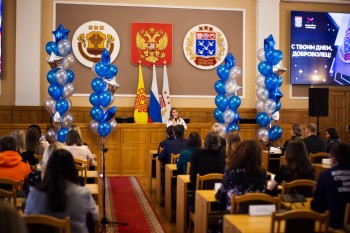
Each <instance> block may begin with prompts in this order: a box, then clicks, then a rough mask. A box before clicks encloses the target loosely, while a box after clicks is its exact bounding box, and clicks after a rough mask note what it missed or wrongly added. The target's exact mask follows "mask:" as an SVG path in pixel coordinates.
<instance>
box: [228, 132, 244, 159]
mask: <svg viewBox="0 0 350 233" xmlns="http://www.w3.org/2000/svg"><path fill="white" fill-rule="evenodd" d="M226 140H227V154H228V155H230V154H232V153H233V151H234V150H235V149H236V147H237V145H238V144H239V143H241V141H242V139H241V135H240V133H239V131H238V130H231V131H230V132H228V133H227V134H226Z"/></svg>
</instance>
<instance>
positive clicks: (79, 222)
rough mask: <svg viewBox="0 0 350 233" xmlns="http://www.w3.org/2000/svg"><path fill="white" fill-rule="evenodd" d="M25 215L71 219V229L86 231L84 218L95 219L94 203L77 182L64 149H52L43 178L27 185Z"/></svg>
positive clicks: (75, 231) (84, 188)
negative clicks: (32, 184)
mask: <svg viewBox="0 0 350 233" xmlns="http://www.w3.org/2000/svg"><path fill="white" fill-rule="evenodd" d="M24 213H25V214H47V215H51V216H53V217H56V218H61V219H63V218H65V217H66V216H69V217H70V218H71V232H72V233H85V232H88V229H87V225H86V219H87V215H88V214H89V215H92V216H93V219H94V220H97V219H98V212H97V208H96V203H95V201H94V199H93V197H92V195H91V193H90V191H89V189H88V188H86V187H83V186H79V185H78V171H77V170H76V168H75V163H74V159H73V156H72V154H71V153H70V152H69V151H67V150H64V149H59V150H56V151H54V152H53V154H52V155H51V157H50V159H49V161H48V163H47V169H46V173H45V176H44V179H43V181H42V182H41V183H40V184H39V185H38V186H36V187H35V188H31V189H30V192H29V196H28V198H27V202H26V207H25V210H24Z"/></svg>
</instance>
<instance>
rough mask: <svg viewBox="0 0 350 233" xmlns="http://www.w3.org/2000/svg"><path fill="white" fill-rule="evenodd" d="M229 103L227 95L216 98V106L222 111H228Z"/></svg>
mask: <svg viewBox="0 0 350 233" xmlns="http://www.w3.org/2000/svg"><path fill="white" fill-rule="evenodd" d="M227 102H228V100H227V97H226V95H217V96H216V97H215V104H216V106H217V107H218V108H219V109H220V110H222V111H224V110H225V109H226V107H227Z"/></svg>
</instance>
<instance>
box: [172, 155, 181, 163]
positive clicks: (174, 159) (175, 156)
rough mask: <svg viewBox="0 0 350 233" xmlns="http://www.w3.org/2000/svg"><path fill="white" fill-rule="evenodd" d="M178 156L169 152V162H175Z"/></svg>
mask: <svg viewBox="0 0 350 233" xmlns="http://www.w3.org/2000/svg"><path fill="white" fill-rule="evenodd" d="M179 157H180V154H171V157H170V163H171V164H176V163H177V160H178V159H179Z"/></svg>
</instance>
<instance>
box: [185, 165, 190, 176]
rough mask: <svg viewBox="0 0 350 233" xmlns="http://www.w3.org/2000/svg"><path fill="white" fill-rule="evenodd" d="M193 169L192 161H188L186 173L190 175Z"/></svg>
mask: <svg viewBox="0 0 350 233" xmlns="http://www.w3.org/2000/svg"><path fill="white" fill-rule="evenodd" d="M190 171H191V162H187V167H186V174H187V175H189V174H190Z"/></svg>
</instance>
